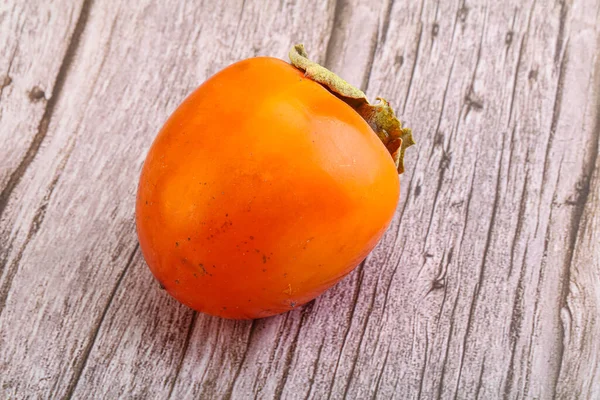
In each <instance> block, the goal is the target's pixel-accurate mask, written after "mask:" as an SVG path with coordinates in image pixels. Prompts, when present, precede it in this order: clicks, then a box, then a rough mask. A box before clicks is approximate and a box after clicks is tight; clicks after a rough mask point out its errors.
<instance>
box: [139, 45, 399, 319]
mask: <svg viewBox="0 0 600 400" xmlns="http://www.w3.org/2000/svg"><path fill="white" fill-rule="evenodd" d="M399 192H400V187H399V179H398V173H397V171H396V167H395V165H394V162H393V161H392V158H391V156H390V154H389V153H388V152H387V150H386V149H385V147H384V145H383V144H382V143H381V142H380V140H379V139H378V137H377V135H376V134H375V133H374V132H373V130H372V129H371V128H370V127H369V125H368V124H367V123H366V122H365V121H364V120H363V119H362V118H361V117H360V116H359V115H358V114H357V113H356V111H354V110H353V109H352V108H351V107H350V106H348V105H347V104H346V103H344V102H343V101H341V100H339V99H338V98H336V97H335V96H334V95H332V94H331V93H330V92H329V91H328V90H326V89H325V88H323V87H322V86H321V85H320V84H318V83H316V82H314V81H312V80H310V79H307V78H305V77H304V74H303V72H301V71H300V70H298V69H296V68H295V67H293V66H291V65H289V64H287V63H285V62H283V61H281V60H278V59H274V58H263V57H260V58H252V59H248V60H245V61H241V62H238V63H236V64H234V65H232V66H230V67H228V68H226V69H224V70H223V71H221V72H219V73H218V74H216V75H215V76H213V77H212V78H210V79H209V80H207V81H206V82H205V83H204V84H203V85H202V86H200V87H199V88H198V89H196V91H194V92H193V93H192V94H191V95H190V96H189V97H188V98H187V99H186V100H185V102H184V103H183V104H181V105H180V106H179V108H178V109H177V110H176V111H175V112H174V113H173V115H172V116H171V117H170V118H169V120H168V121H167V123H166V124H165V126H164V127H163V128H162V130H161V131H160V133H159V135H158V136H157V138H156V140H155V141H154V143H153V144H152V147H151V148H150V151H149V153H148V156H147V159H146V162H145V164H144V167H143V169H142V175H141V178H140V184H139V188H138V194H137V203H136V223H137V231H138V236H139V240H140V245H141V249H142V252H143V254H144V257H145V259H146V261H147V263H148V266H149V267H150V270H151V271H152V273H153V274H154V276H155V277H156V278H157V279H158V281H159V282H160V283H161V284H162V285H163V286H164V288H165V289H166V290H167V291H168V292H169V293H170V294H171V295H172V296H173V297H175V298H176V299H177V300H179V301H180V302H182V303H183V304H186V305H188V306H189V307H191V308H193V309H195V310H198V311H201V312H204V313H208V314H212V315H216V316H220V317H224V318H232V319H251V318H260V317H266V316H270V315H274V314H278V313H282V312H285V311H288V310H291V309H293V308H294V307H297V306H299V305H301V304H304V303H306V302H308V301H310V300H312V299H314V298H315V297H317V296H318V295H320V294H321V293H323V292H324V291H325V290H327V289H328V288H330V287H331V286H333V285H334V284H335V283H337V282H338V281H339V280H340V279H342V278H343V277H344V276H345V275H346V274H348V273H349V272H350V271H352V270H353V269H354V268H355V267H356V266H357V265H358V264H359V263H360V262H361V261H362V260H363V259H364V258H365V257H366V256H367V254H368V253H369V252H370V251H371V250H372V249H373V247H375V245H376V244H377V242H378V241H379V239H380V238H381V236H382V235H383V233H384V232H385V230H386V228H387V226H388V225H389V223H390V220H391V218H392V216H393V215H394V211H395V209H396V205H397V202H398V197H399Z"/></svg>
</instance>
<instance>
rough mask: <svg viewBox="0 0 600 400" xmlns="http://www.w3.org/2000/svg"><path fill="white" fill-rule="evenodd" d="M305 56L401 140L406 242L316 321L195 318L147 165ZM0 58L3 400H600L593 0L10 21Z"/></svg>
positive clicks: (193, 8) (76, 9)
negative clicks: (157, 150)
mask: <svg viewBox="0 0 600 400" xmlns="http://www.w3.org/2000/svg"><path fill="white" fill-rule="evenodd" d="M297 42H303V43H304V44H305V45H306V47H307V49H308V50H309V53H310V54H311V55H312V57H313V58H314V59H315V60H316V61H320V62H323V63H325V65H327V66H328V67H330V68H332V69H333V70H334V71H336V72H338V73H339V74H341V75H342V76H344V77H345V78H347V79H348V80H349V81H350V82H352V83H354V84H356V85H359V86H360V87H362V88H363V89H365V90H366V91H367V93H368V95H369V96H370V97H371V98H373V97H375V96H376V95H381V96H383V97H386V98H388V99H389V100H390V101H391V102H392V104H393V105H394V106H395V107H396V108H397V110H398V113H399V115H400V116H401V117H402V118H403V119H404V120H405V122H406V125H407V126H410V127H412V128H413V131H414V133H415V137H416V139H417V141H418V145H417V146H415V147H413V148H411V149H410V150H409V151H408V152H407V172H406V173H405V174H404V175H403V176H402V198H401V201H400V204H399V206H398V211H397V214H396V217H395V218H394V220H393V223H392V225H391V227H390V229H389V231H388V232H387V234H386V235H385V237H384V238H383V240H382V242H381V243H380V245H379V246H378V247H377V248H376V250H375V251H374V252H373V253H372V254H371V255H370V256H369V257H368V258H367V260H366V261H365V262H364V263H363V264H361V265H360V266H359V267H358V268H357V269H356V270H355V271H354V272H353V273H352V274H351V275H350V276H348V277H347V278H346V279H345V280H344V281H343V282H342V283H340V284H339V285H337V286H336V287H335V288H333V289H332V290H330V291H329V292H327V293H326V294H324V295H323V296H321V297H320V298H318V299H317V300H316V301H314V302H311V303H310V304H308V305H307V306H305V307H303V308H302V309H299V310H296V311H293V312H290V313H287V314H284V315H280V316H277V317H273V318H268V319H264V320H256V321H253V322H251V321H245V322H234V321H227V320H220V319H217V318H212V317H208V316H205V315H202V314H198V313H194V312H192V311H191V310H189V309H187V308H186V307H184V306H182V305H179V304H178V303H177V302H176V301H174V300H173V299H171V298H170V297H168V295H167V294H166V293H165V292H164V291H162V290H160V288H159V287H158V284H157V283H156V282H155V281H154V280H153V278H152V276H151V274H150V272H149V270H148V269H147V268H146V266H145V264H144V260H143V258H142V256H141V254H140V251H139V248H138V245H137V239H136V235H135V227H134V219H133V211H134V197H135V190H136V185H137V179H138V174H139V171H140V167H141V164H142V162H143V160H144V155H145V153H146V151H147V150H148V147H149V145H150V143H151V141H152V139H153V138H154V136H155V135H156V133H157V131H158V129H159V128H160V127H161V125H162V123H163V122H164V121H165V119H166V118H167V116H168V115H169V114H170V112H172V111H173V110H174V109H175V108H176V107H177V105H178V104H179V103H180V102H181V101H182V100H183V99H184V98H185V96H186V95H187V94H188V93H190V91H191V90H193V89H194V88H195V87H196V86H198V85H199V84H200V83H201V82H202V81H203V80H204V79H206V78H207V77H209V76H210V75H212V74H213V73H215V72H216V71H218V70H219V69H221V68H223V67H225V66H226V65H228V64H230V63H232V62H234V61H236V60H240V59H243V58H247V57H251V56H254V55H271V56H277V57H280V58H286V54H287V51H288V49H289V48H290V46H291V45H292V44H294V43H297ZM0 46H1V47H0V48H1V49H2V52H0V398H70V397H73V398H117V397H122V398H158V399H164V398H169V397H170V398H174V399H181V398H202V399H212V398H234V399H246V398H261V399H262V398H264V399H270V398H280V397H281V398H288V399H305V398H313V399H326V398H331V399H339V398H344V397H346V398H356V399H368V398H381V399H388V398H397V399H416V398H423V399H432V398H442V399H473V398H480V399H496V398H506V399H523V398H536V399H549V398H553V397H555V398H560V399H599V398H600V318H599V317H600V158H599V157H598V151H599V147H600V143H599V137H600V1H599V0H561V1H558V0H557V1H554V0H507V1H502V2H495V1H485V0H456V1H454V0H453V1H445V0H437V1H434V0H422V1H409V0H391V1H367V0H337V1H333V0H331V1H329V2H326V1H309V0H295V1H291V0H282V1H277V2H276V1H252V0H239V1H233V0H231V1H229V0H227V1H223V2H218V1H210V0H204V1H200V2H191V1H189V2H183V1H176V2H166V1H164V2H154V1H150V0H140V1H135V2H131V1H126V0H107V1H94V0H72V1H60V0H52V1H50V0H46V1H16V0H8V1H7V0H4V1H0Z"/></svg>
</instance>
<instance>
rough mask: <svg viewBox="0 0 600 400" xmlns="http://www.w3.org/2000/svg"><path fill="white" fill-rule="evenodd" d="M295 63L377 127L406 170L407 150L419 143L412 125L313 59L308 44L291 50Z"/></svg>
mask: <svg viewBox="0 0 600 400" xmlns="http://www.w3.org/2000/svg"><path fill="white" fill-rule="evenodd" d="M289 57H290V61H291V62H292V65H293V66H294V67H296V68H298V69H300V70H302V71H304V75H305V76H306V77H307V78H309V79H312V80H313V81H315V82H317V83H319V84H321V85H323V86H325V88H327V89H328V90H329V91H330V92H332V93H333V94H334V95H335V96H336V97H338V98H339V99H341V100H342V101H344V102H345V103H346V104H348V105H349V106H350V107H352V108H353V109H354V110H356V112H357V113H358V114H360V116H361V117H363V118H364V120H365V121H367V123H368V124H369V126H370V127H371V128H372V129H373V131H374V132H375V133H376V134H377V136H378V137H379V139H380V140H381V141H382V142H383V144H384V145H385V147H386V148H387V150H388V151H389V152H390V154H391V156H392V159H393V160H394V163H395V164H396V169H397V170H398V173H399V174H401V173H403V172H404V151H405V150H406V149H407V148H408V147H410V146H412V145H413V144H415V141H414V139H413V137H412V131H411V130H410V128H403V127H402V122H400V120H399V119H398V118H397V117H396V114H395V113H394V110H393V109H392V107H391V106H390V105H389V103H388V102H387V101H386V100H385V99H382V98H381V97H377V100H378V103H376V104H370V103H369V101H368V100H367V96H366V95H365V94H364V93H363V92H362V90H360V89H358V88H356V87H354V86H352V85H351V84H349V83H348V82H346V81H345V80H343V79H342V78H340V77H339V76H337V75H336V74H334V73H333V72H331V71H330V70H328V69H327V68H325V67H323V66H321V65H319V64H317V63H315V62H313V61H310V60H309V59H308V55H307V54H306V50H305V49H304V45H302V44H297V45H295V46H294V47H292V49H291V50H290V53H289Z"/></svg>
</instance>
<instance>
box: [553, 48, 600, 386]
mask: <svg viewBox="0 0 600 400" xmlns="http://www.w3.org/2000/svg"><path fill="white" fill-rule="evenodd" d="M567 46H568V43H567ZM596 64H597V66H596V74H597V75H598V78H600V59H598V61H596ZM595 100H596V104H595V112H596V115H595V117H596V118H595V121H594V127H593V129H592V133H591V137H590V139H589V148H588V149H587V151H586V153H587V154H588V155H587V157H586V158H585V159H584V162H583V168H582V172H581V175H580V178H579V180H578V183H577V187H576V191H577V198H576V201H575V204H574V206H573V211H572V212H571V221H570V230H569V241H568V243H569V245H568V249H567V253H566V260H565V262H564V264H563V265H564V266H563V271H562V274H561V290H560V297H559V303H558V308H557V320H558V328H559V338H558V339H559V342H560V343H563V344H562V345H561V346H559V352H558V368H557V371H556V380H555V386H554V393H555V395H556V391H557V388H558V383H559V379H560V375H561V372H562V364H563V363H562V361H563V356H564V347H565V346H564V340H565V326H564V324H563V322H562V318H561V315H560V313H561V311H562V310H563V309H566V310H567V311H568V312H569V313H570V312H571V311H570V309H569V305H568V298H569V295H570V285H571V269H572V267H573V259H574V257H575V249H576V245H577V241H578V240H579V239H580V238H581V235H582V234H583V229H582V225H583V223H584V213H585V207H586V204H587V202H588V200H589V196H590V193H591V183H592V176H593V175H594V171H595V169H596V165H597V161H598V152H599V150H600V148H599V147H600V93H597V94H596V99H595Z"/></svg>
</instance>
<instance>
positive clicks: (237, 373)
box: [223, 319, 257, 399]
mask: <svg viewBox="0 0 600 400" xmlns="http://www.w3.org/2000/svg"><path fill="white" fill-rule="evenodd" d="M256 325H257V324H256V320H254V319H253V320H252V321H251V322H250V332H249V333H248V340H247V341H246V348H245V349H244V354H243V355H242V359H241V360H240V362H239V364H238V367H237V370H236V371H235V375H234V377H233V379H232V380H231V385H229V388H228V389H227V392H226V393H225V396H224V397H223V398H225V399H231V398H232V395H233V389H234V387H235V383H236V382H237V380H238V378H239V377H240V373H241V372H242V368H243V366H244V362H245V361H246V357H247V356H248V350H249V349H250V343H251V342H252V337H253V336H254V333H255V331H256Z"/></svg>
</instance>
